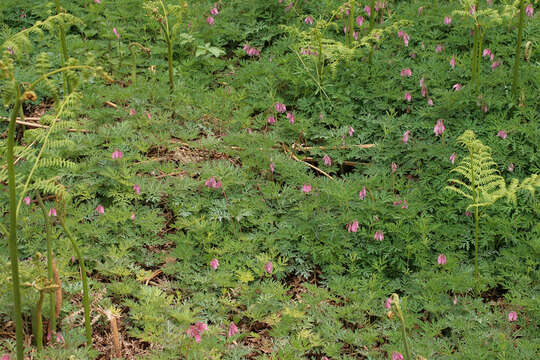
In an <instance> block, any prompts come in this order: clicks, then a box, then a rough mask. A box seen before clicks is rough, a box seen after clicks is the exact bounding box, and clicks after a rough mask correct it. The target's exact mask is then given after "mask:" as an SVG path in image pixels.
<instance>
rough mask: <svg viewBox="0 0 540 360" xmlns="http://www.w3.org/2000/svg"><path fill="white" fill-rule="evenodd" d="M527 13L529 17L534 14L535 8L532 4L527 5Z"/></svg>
mask: <svg viewBox="0 0 540 360" xmlns="http://www.w3.org/2000/svg"><path fill="white" fill-rule="evenodd" d="M525 14H527V16H528V17H533V16H534V8H533V5H532V4H529V5H527V7H526V8H525Z"/></svg>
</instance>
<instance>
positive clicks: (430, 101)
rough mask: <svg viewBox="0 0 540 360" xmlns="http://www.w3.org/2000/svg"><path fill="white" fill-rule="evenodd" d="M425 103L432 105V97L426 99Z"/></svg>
mask: <svg viewBox="0 0 540 360" xmlns="http://www.w3.org/2000/svg"><path fill="white" fill-rule="evenodd" d="M427 104H428V106H433V99H432V98H429V99H427Z"/></svg>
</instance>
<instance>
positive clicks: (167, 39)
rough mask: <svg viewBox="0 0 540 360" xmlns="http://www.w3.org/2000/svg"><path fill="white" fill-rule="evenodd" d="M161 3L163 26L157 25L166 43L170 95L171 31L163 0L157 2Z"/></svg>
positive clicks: (171, 77)
mask: <svg viewBox="0 0 540 360" xmlns="http://www.w3.org/2000/svg"><path fill="white" fill-rule="evenodd" d="M159 2H160V3H161V9H162V10H163V19H164V20H165V24H163V23H161V22H160V23H159V24H160V25H161V28H162V29H163V32H164V33H165V42H166V43H167V61H168V65H169V86H170V88H171V94H172V93H173V92H174V79H173V63H172V47H173V41H172V36H171V31H170V29H169V14H168V13H167V8H166V7H165V5H164V4H163V0H159Z"/></svg>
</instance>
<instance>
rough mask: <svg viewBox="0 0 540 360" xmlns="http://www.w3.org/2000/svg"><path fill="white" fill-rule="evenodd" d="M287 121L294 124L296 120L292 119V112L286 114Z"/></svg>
mask: <svg viewBox="0 0 540 360" xmlns="http://www.w3.org/2000/svg"><path fill="white" fill-rule="evenodd" d="M287 119H289V122H290V123H291V124H294V121H295V120H296V118H295V117H294V114H293V113H292V111H289V112H288V113H287Z"/></svg>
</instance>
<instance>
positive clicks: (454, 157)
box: [450, 152, 457, 165]
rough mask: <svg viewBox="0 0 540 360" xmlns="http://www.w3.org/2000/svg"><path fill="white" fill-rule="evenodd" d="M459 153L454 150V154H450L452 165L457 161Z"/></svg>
mask: <svg viewBox="0 0 540 360" xmlns="http://www.w3.org/2000/svg"><path fill="white" fill-rule="evenodd" d="M456 157H457V154H456V153H455V152H454V153H452V155H450V162H451V163H452V165H454V162H455V161H456Z"/></svg>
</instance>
